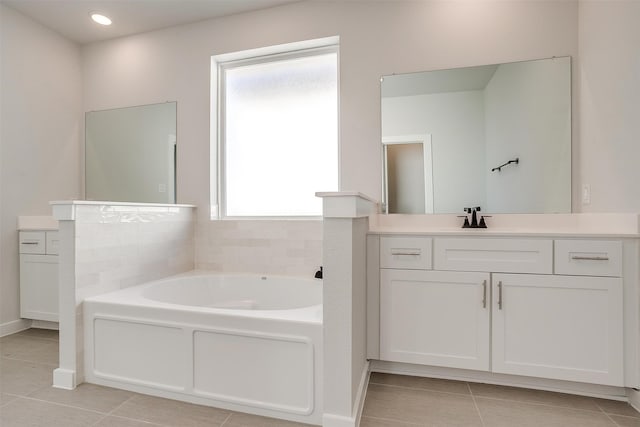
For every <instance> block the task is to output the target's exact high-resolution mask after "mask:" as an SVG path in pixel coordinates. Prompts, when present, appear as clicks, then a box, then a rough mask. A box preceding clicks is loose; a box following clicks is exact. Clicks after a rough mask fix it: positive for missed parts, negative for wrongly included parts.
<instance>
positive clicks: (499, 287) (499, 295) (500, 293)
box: [498, 281, 502, 310]
mask: <svg viewBox="0 0 640 427" xmlns="http://www.w3.org/2000/svg"><path fill="white" fill-rule="evenodd" d="M498 310H502V281H500V282H498Z"/></svg>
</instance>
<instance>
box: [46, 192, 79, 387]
mask: <svg viewBox="0 0 640 427" xmlns="http://www.w3.org/2000/svg"><path fill="white" fill-rule="evenodd" d="M52 207H53V217H54V218H55V219H57V220H58V221H59V231H58V232H59V236H60V254H59V258H60V261H59V262H60V269H59V273H58V279H59V285H58V286H59V291H58V292H59V296H58V303H59V328H60V350H59V353H60V361H59V366H58V368H57V369H55V370H54V371H53V387H55V388H62V389H66V390H73V389H74V388H76V386H77V385H78V384H80V383H81V382H82V376H83V369H82V365H81V363H82V349H79V348H78V346H77V336H78V333H79V332H80V333H81V331H78V330H77V325H78V322H77V321H76V317H77V316H78V308H77V304H76V272H75V266H76V263H75V242H76V236H75V206H74V205H73V204H71V203H64V202H63V203H59V204H55V203H52Z"/></svg>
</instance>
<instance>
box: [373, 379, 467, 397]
mask: <svg viewBox="0 0 640 427" xmlns="http://www.w3.org/2000/svg"><path fill="white" fill-rule="evenodd" d="M369 384H374V385H380V386H384V387H393V388H404V389H407V390H418V391H429V392H432V393H444V394H453V395H456V396H469V393H457V392H455V391H443V390H433V389H430V388H418V387H409V386H405V385H395V384H383V383H372V382H369Z"/></svg>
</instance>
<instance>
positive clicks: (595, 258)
mask: <svg viewBox="0 0 640 427" xmlns="http://www.w3.org/2000/svg"><path fill="white" fill-rule="evenodd" d="M571 259H575V260H582V261H609V257H608V256H580V255H573V256H572V257H571Z"/></svg>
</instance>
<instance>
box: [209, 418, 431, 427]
mask: <svg viewBox="0 0 640 427" xmlns="http://www.w3.org/2000/svg"><path fill="white" fill-rule="evenodd" d="M362 418H371V419H372V420H381V421H391V422H394V421H395V422H400V423H403V424H408V425H410V426H419V427H424V426H425V424H417V423H413V422H411V421H403V420H397V419H395V418H383V417H372V416H371V415H362ZM221 427H222V426H221Z"/></svg>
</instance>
